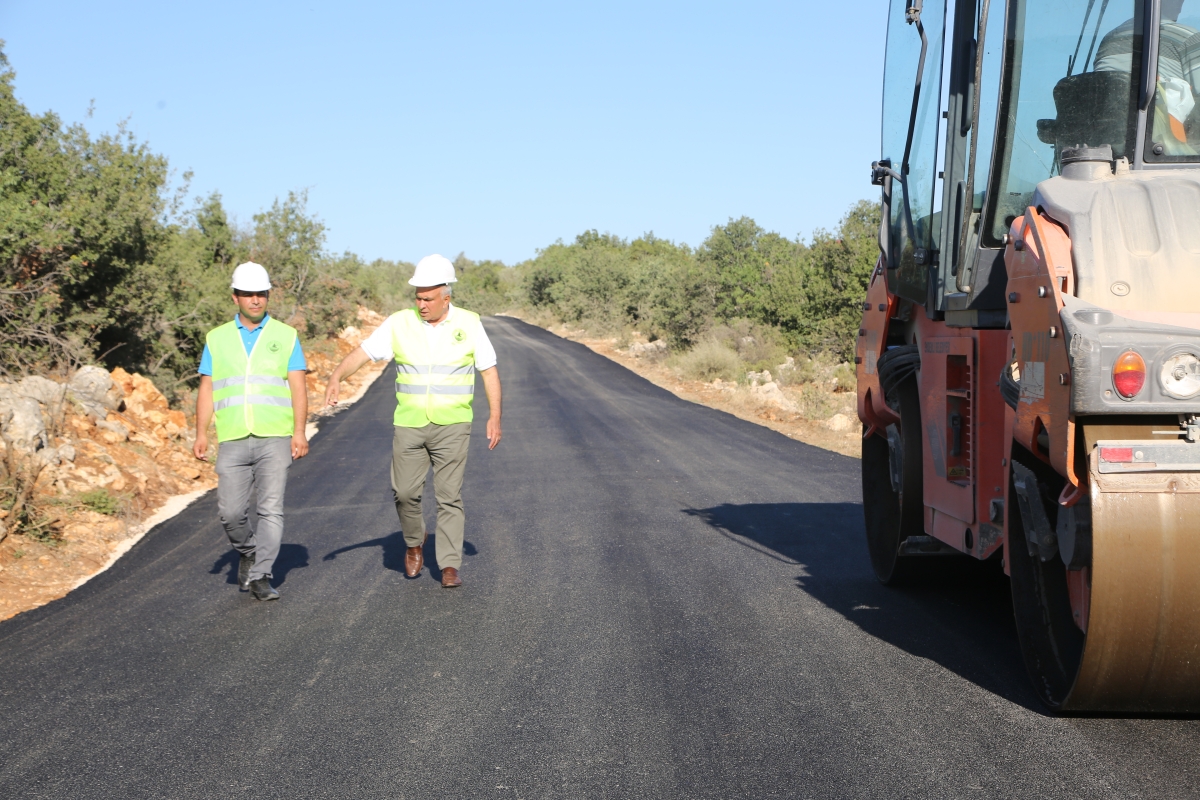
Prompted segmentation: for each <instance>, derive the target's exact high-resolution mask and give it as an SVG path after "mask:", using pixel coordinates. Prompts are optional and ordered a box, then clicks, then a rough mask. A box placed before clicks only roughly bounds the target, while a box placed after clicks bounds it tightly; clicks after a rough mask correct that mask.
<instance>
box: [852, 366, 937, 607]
mask: <svg viewBox="0 0 1200 800" xmlns="http://www.w3.org/2000/svg"><path fill="white" fill-rule="evenodd" d="M896 398H897V400H898V401H899V413H900V424H899V430H900V439H901V441H902V443H903V451H904V461H903V466H902V469H901V487H900V491H899V492H897V491H895V490H894V489H893V488H892V480H891V467H890V464H889V460H890V453H889V446H888V440H887V438H886V437H884V436H881V435H878V434H872V435H871V436H869V437H867V438H866V439H865V440H864V441H863V451H862V492H863V517H864V522H865V527H866V532H867V551H868V552H869V553H870V556H871V567H872V569H874V571H875V577H876V578H877V579H878V580H879V582H880V583H882V584H884V585H886V586H895V585H903V584H906V583H910V582H912V581H914V580H916V579H918V578H919V577H920V576H922V575H924V574H925V573H926V572H927V571H928V570H927V569H926V568H924V567H922V566H921V565H920V564H919V563H918V562H921V561H923V560H926V558H927V557H922V556H902V555H900V543H901V542H902V541H904V539H905V538H907V537H909V536H920V535H923V534H924V532H925V531H924V512H925V509H924V498H923V494H922V481H923V474H922V469H923V466H922V458H923V448H922V436H921V403H920V394H919V392H918V389H917V382H916V380H915V379H909V380H906V381H904V382H903V383H901V384H900V386H898V387H897V389H896Z"/></svg>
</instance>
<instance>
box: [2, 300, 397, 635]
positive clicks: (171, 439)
mask: <svg viewBox="0 0 1200 800" xmlns="http://www.w3.org/2000/svg"><path fill="white" fill-rule="evenodd" d="M382 321H383V317H382V316H380V315H379V314H376V313H375V312H373V311H370V310H368V309H365V308H360V309H359V312H358V323H359V324H358V325H357V326H353V327H349V328H346V329H345V330H343V331H342V332H341V334H340V335H339V336H338V337H337V338H335V339H331V340H329V341H327V342H320V343H318V344H316V345H315V346H309V347H307V348H306V356H307V357H308V390H309V410H310V414H309V422H310V424H309V435H310V436H312V434H313V433H315V431H316V423H317V422H318V421H319V419H320V417H322V416H325V415H327V414H329V413H332V412H333V411H334V410H333V409H330V410H325V409H323V408H322V405H323V403H324V395H325V383H324V380H323V379H324V378H325V377H328V375H329V374H330V373H331V372H332V371H333V367H334V366H335V365H336V364H337V362H338V361H339V360H340V359H341V358H342V357H343V356H345V355H346V354H347V353H349V352H350V351H351V350H353V349H354V348H355V347H357V346H358V345H359V344H360V343H361V342H362V340H363V339H364V338H365V337H366V336H368V335H369V334H370V333H371V331H373V330H374V329H375V328H376V327H377V326H378V325H379V324H380V323H381V322H382ZM386 364H387V362H380V363H378V364H368V365H367V366H366V367H364V368H363V369H361V370H360V371H359V372H358V373H357V374H356V375H354V376H352V377H351V378H350V379H349V380H348V381H345V382H344V383H343V398H342V401H343V405H345V402H346V401H347V399H351V400H352V399H356V398H357V397H358V396H361V394H362V392H364V391H365V390H366V387H367V386H368V385H370V383H371V382H372V381H374V379H375V378H376V377H378V376H379V374H380V373H381V372H382V371H383V369H384V368H385V366H386ZM194 421H195V420H194V409H191V408H188V409H179V408H171V406H170V404H169V403H168V402H167V398H166V397H164V396H163V394H162V393H161V392H160V391H159V390H158V389H157V388H156V387H155V386H154V384H153V383H152V382H151V381H150V380H149V379H147V378H144V377H142V376H141V375H137V374H133V375H131V374H129V373H127V372H125V371H124V370H122V369H119V368H118V369H116V370H114V371H113V372H111V373H109V372H107V371H105V370H104V369H103V368H101V367H95V366H89V367H84V368H82V369H80V370H79V371H77V372H76V373H75V374H74V375H72V376H71V377H70V379H69V380H67V381H65V382H59V381H55V380H52V379H50V378H47V377H42V376H30V377H26V378H24V379H22V380H21V381H19V382H16V383H0V429H2V430H3V434H4V436H5V437H6V439H7V441H6V442H5V443H4V444H3V445H0V459H7V458H8V457H9V455H10V449H11V455H12V457H13V462H12V463H13V464H14V465H15V466H16V467H17V468H18V469H19V470H23V471H25V474H34V473H36V474H37V479H36V483H35V484H34V494H33V498H32V506H33V508H34V509H35V513H34V516H35V518H36V519H37V521H38V525H37V529H36V530H35V531H29V530H28V529H26V530H25V531H24V532H20V531H12V532H10V533H9V535H8V536H7V537H6V538H4V540H3V541H0V620H3V619H7V618H8V617H11V616H13V615H15V614H19V613H20V612H22V611H26V610H28V609H31V608H36V607H37V606H40V605H43V604H45V603H48V602H50V601H51V600H55V599H57V598H59V597H62V596H63V595H65V594H66V593H67V592H69V591H71V589H73V588H75V587H77V586H79V585H81V584H82V583H84V582H85V581H87V580H88V578H90V577H92V576H93V575H95V574H97V573H98V572H100V571H102V570H104V569H106V568H107V567H108V566H109V565H110V564H111V563H112V561H113V560H114V559H115V558H116V557H117V556H119V555H120V554H121V553H123V552H124V551H125V550H127V549H128V548H129V547H130V546H131V545H132V543H133V541H136V539H137V538H140V537H141V535H143V534H144V533H145V530H146V528H147V526H148V525H149V524H157V522H159V521H161V519H160V517H162V516H163V513H164V512H165V513H168V514H170V513H175V512H177V511H178V510H179V509H181V508H183V506H184V505H186V503H187V502H189V501H190V500H191V499H194V498H195V497H198V496H200V495H201V494H203V493H204V492H205V491H207V490H209V489H212V488H213V487H215V486H216V485H217V481H216V474H215V472H214V471H213V466H212V465H213V464H214V463H215V461H216V450H217V444H216V435H215V433H212V432H210V435H209V441H210V442H212V444H211V445H210V447H209V458H208V461H198V460H196V458H195V457H194V456H193V455H192V444H193V442H194V441H195V433H194V430H193V427H194ZM156 512H157V516H156ZM10 514H11V512H10V511H8V510H5V509H3V508H0V526H2V527H0V531H5V530H8V528H9V527H10V523H11V522H12V519H10ZM220 534H221V531H220V526H219V525H218V523H217V521H216V520H213V535H214V536H220Z"/></svg>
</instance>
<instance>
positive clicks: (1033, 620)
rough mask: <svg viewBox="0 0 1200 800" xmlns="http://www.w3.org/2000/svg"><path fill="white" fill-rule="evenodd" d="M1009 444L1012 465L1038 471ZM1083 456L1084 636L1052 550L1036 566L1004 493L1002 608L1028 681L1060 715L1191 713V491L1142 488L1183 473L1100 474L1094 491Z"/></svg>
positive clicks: (1195, 555)
mask: <svg viewBox="0 0 1200 800" xmlns="http://www.w3.org/2000/svg"><path fill="white" fill-rule="evenodd" d="M1013 450H1014V453H1013V455H1014V456H1015V457H1016V458H1017V459H1018V460H1019V461H1020V462H1021V463H1023V464H1025V466H1027V467H1030V468H1031V469H1035V471H1036V470H1038V469H1040V470H1042V472H1041V474H1042V475H1044V476H1046V477H1049V475H1048V473H1047V472H1046V468H1045V467H1043V466H1041V465H1040V464H1038V463H1037V461H1036V459H1034V458H1033V456H1032V455H1030V454H1029V453H1028V452H1027V451H1024V450H1021V449H1019V448H1017V447H1014V448H1013ZM1091 460H1092V468H1091V470H1090V473H1089V483H1090V494H1091V507H1092V559H1091V563H1090V585H1091V595H1090V613H1089V614H1088V622H1087V633H1086V635H1085V634H1084V633H1083V632H1082V631H1080V629H1079V628H1078V627H1077V626H1076V625H1075V623H1074V621H1073V619H1072V613H1071V604H1070V599H1069V595H1068V592H1067V570H1066V567H1065V566H1064V564H1063V562H1062V560H1061V558H1060V557H1059V556H1057V555H1056V556H1055V557H1054V558H1052V559H1051V560H1049V561H1047V562H1045V563H1043V562H1042V561H1041V560H1040V559H1039V558H1038V557H1036V556H1030V555H1029V550H1028V548H1027V547H1026V543H1025V530H1024V526H1023V524H1022V520H1021V515H1020V513H1019V512H1018V511H1017V510H1016V509H1017V508H1018V506H1017V498H1016V492H1015V490H1010V492H1009V498H1008V502H1009V509H1010V513H1009V519H1008V536H1009V540H1008V548H1007V551H1006V556H1007V558H1008V559H1009V565H1010V572H1011V576H1012V596H1013V611H1014V613H1015V615H1016V623H1017V633H1018V636H1019V638H1020V641H1021V651H1022V655H1023V656H1024V659H1025V664H1026V667H1027V668H1028V670H1029V674H1030V677H1031V678H1032V679H1033V683H1034V687H1035V688H1036V690H1037V692H1038V695H1039V696H1040V697H1041V699H1042V700H1043V701H1044V702H1045V703H1046V704H1047V705H1048V706H1050V707H1051V708H1053V709H1055V710H1060V711H1068V712H1075V711H1084V712H1089V711H1090V712H1095V711H1108V712H1122V713H1187V712H1191V713H1195V712H1198V711H1200V582H1198V581H1197V566H1196V565H1197V564H1200V534H1198V533H1197V527H1196V524H1195V522H1194V520H1196V519H1198V518H1200V491H1195V488H1197V487H1191V486H1188V485H1184V486H1183V487H1182V488H1185V489H1189V490H1188V491H1161V490H1160V491H1153V490H1152V489H1153V488H1154V487H1153V486H1150V485H1148V484H1150V483H1153V482H1154V481H1156V480H1161V481H1170V480H1174V481H1176V483H1180V482H1182V481H1184V480H1185V478H1180V477H1178V476H1167V477H1165V478H1158V479H1156V478H1154V477H1153V476H1142V475H1130V476H1125V479H1126V480H1127V481H1128V482H1129V483H1128V485H1121V484H1120V483H1118V482H1115V481H1113V480H1111V479H1109V480H1108V481H1107V487H1106V486H1104V485H1101V483H1102V482H1101V476H1100V475H1098V474H1097V472H1096V459H1095V456H1094V455H1093V456H1092V458H1091ZM1060 480H1061V479H1060ZM1139 482H1142V483H1145V484H1147V485H1141V484H1139ZM1010 485H1011V481H1010ZM1050 486H1051V487H1053V484H1050ZM1177 488H1178V487H1177Z"/></svg>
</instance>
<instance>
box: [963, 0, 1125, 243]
mask: <svg viewBox="0 0 1200 800" xmlns="http://www.w3.org/2000/svg"><path fill="white" fill-rule="evenodd" d="M1139 6H1140V4H1138V3H1135V2H1133V0H1111V2H1107V3H1104V2H1088V0H1036V2H1031V1H1030V0H1015V2H1012V3H1011V4H1010V5H1009V19H1008V24H1007V28H1006V32H1005V38H1006V41H1005V46H1006V50H1007V57H1006V61H1005V69H1006V74H1005V75H1004V83H1003V91H1002V94H1001V97H1002V104H1001V108H1000V119H999V120H998V124H997V126H996V136H997V142H996V145H997V146H996V152H997V156H998V169H997V174H996V175H994V176H993V182H992V185H991V189H990V192H991V203H990V204H989V209H988V224H987V225H986V226H985V231H984V244H985V245H987V246H992V247H996V246H999V244H1000V242H1001V241H1002V238H1003V236H1004V234H1005V233H1006V232H1007V231H1008V227H1009V225H1010V224H1011V223H1012V220H1013V219H1014V218H1015V217H1017V216H1020V215H1021V214H1024V213H1025V209H1026V208H1027V207H1028V206H1029V204H1030V203H1031V202H1032V200H1033V191H1034V189H1035V188H1036V187H1037V185H1038V183H1040V182H1041V181H1044V180H1046V179H1047V178H1049V177H1052V176H1054V175H1057V174H1058V173H1059V157H1060V153H1061V152H1062V150H1063V149H1064V148H1067V147H1074V146H1076V145H1091V146H1093V147H1095V146H1100V145H1105V144H1107V145H1110V146H1111V147H1112V150H1113V156H1114V157H1116V158H1120V157H1122V156H1129V155H1131V149H1132V144H1133V140H1134V138H1135V136H1136V130H1137V92H1138V82H1137V80H1136V73H1137V71H1138V64H1139V61H1140V58H1141V47H1142V41H1141V39H1142V36H1141V33H1140V31H1141V30H1142V21H1141V10H1140V7H1139Z"/></svg>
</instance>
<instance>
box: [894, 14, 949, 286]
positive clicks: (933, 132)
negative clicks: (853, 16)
mask: <svg viewBox="0 0 1200 800" xmlns="http://www.w3.org/2000/svg"><path fill="white" fill-rule="evenodd" d="M909 6H910V3H909V2H907V0H892V2H890V3H889V8H888V38H887V52H886V56H885V59H886V60H885V64H884V78H883V136H882V140H883V157H884V158H886V159H890V160H891V162H892V168H893V169H895V170H897V171H899V170H900V169H901V161H902V160H903V158H904V146H905V141H906V139H907V136H908V123H909V118H910V116H911V112H912V103H913V89H914V86H915V84H916V80H917V64H918V61H919V59H920V55H921V37H920V36H919V35H918V33H917V26H916V25H910V24H908V23H906V22H905V12H906V10H907V9H908V8H909ZM945 11H946V7H945V3H944V2H937V1H935V2H926V3H925V4H924V8H923V9H922V12H921V21H922V23H923V25H924V28H925V37H926V39H927V40H928V49H927V50H926V53H925V68H924V72H923V74H922V76H921V96H920V100H919V102H918V105H917V114H916V125H915V127H914V130H913V141H912V150H911V153H910V156H909V165H908V192H909V197H908V201H909V204H910V207H911V209H912V221H913V228H914V231H915V234H916V236H915V239H916V241H910V240H909V237H908V230H907V227H906V225H905V221H904V197H903V190H902V189H901V186H900V182H899V181H895V182H894V183H893V185H892V207H891V219H890V228H891V252H890V253H889V254H888V260H889V265H891V266H899V268H900V270H901V272H900V281H901V294H903V295H904V296H906V297H910V298H913V299H919V300H920V301H921V302H924V300H925V282H926V279H927V270H926V269H925V267H924V266H921V265H917V264H915V263H914V260H913V254H914V251H915V250H916V249H918V248H919V249H923V250H925V251H926V252H927V253H928V252H931V251H933V250H934V249H936V248H937V245H938V242H937V237H938V236H939V232H938V225H937V220H936V219H934V212H933V209H934V205H933V202H934V189H935V183H936V181H937V158H938V124H939V122H940V117H941V115H940V111H941V109H940V99H941V82H942V38H943V34H944V23H945Z"/></svg>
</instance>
